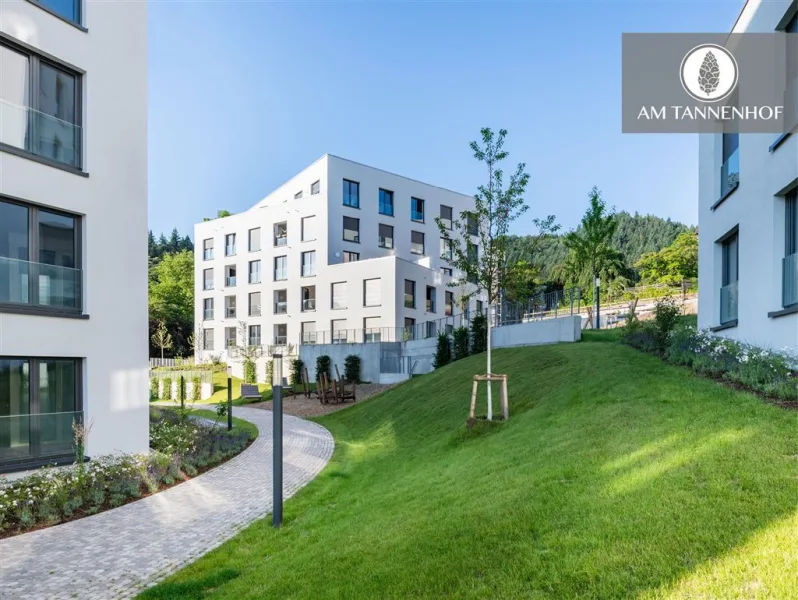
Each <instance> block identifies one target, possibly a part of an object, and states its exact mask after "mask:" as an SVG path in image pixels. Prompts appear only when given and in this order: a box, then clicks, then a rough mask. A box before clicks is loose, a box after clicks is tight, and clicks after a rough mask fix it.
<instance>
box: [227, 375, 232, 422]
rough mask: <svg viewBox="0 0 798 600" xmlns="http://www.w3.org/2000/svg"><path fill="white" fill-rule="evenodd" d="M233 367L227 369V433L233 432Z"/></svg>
mask: <svg viewBox="0 0 798 600" xmlns="http://www.w3.org/2000/svg"><path fill="white" fill-rule="evenodd" d="M232 370H233V367H230V366H228V367H227V431H232V430H233V378H232V376H231V372H232Z"/></svg>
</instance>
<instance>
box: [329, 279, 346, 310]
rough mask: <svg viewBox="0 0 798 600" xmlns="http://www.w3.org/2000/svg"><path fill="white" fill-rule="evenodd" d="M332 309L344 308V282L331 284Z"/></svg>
mask: <svg viewBox="0 0 798 600" xmlns="http://www.w3.org/2000/svg"><path fill="white" fill-rule="evenodd" d="M331 295H332V307H333V310H341V309H344V308H346V282H345V281H342V282H340V283H333V284H332V294H331Z"/></svg>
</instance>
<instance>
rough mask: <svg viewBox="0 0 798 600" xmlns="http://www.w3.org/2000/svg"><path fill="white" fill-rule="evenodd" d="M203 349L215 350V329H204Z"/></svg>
mask: <svg viewBox="0 0 798 600" xmlns="http://www.w3.org/2000/svg"><path fill="white" fill-rule="evenodd" d="M202 349H203V350H213V329H203V330H202Z"/></svg>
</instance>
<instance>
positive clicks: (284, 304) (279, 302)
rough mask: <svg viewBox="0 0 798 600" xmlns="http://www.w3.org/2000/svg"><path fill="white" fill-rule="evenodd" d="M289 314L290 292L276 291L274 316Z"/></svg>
mask: <svg viewBox="0 0 798 600" xmlns="http://www.w3.org/2000/svg"><path fill="white" fill-rule="evenodd" d="M286 312H288V290H274V314H275V315H284V314H285V313H286Z"/></svg>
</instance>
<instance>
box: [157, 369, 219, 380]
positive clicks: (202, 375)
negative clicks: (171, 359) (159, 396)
mask: <svg viewBox="0 0 798 600" xmlns="http://www.w3.org/2000/svg"><path fill="white" fill-rule="evenodd" d="M189 366H190V365H189ZM181 377H184V378H185V380H186V381H194V380H195V379H199V380H200V381H201V382H202V383H211V382H212V381H213V371H209V370H207V369H205V370H194V371H192V370H191V369H186V370H185V371H150V378H151V379H158V380H159V381H160V380H163V379H171V380H172V381H177V380H178V379H180V378H181Z"/></svg>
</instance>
